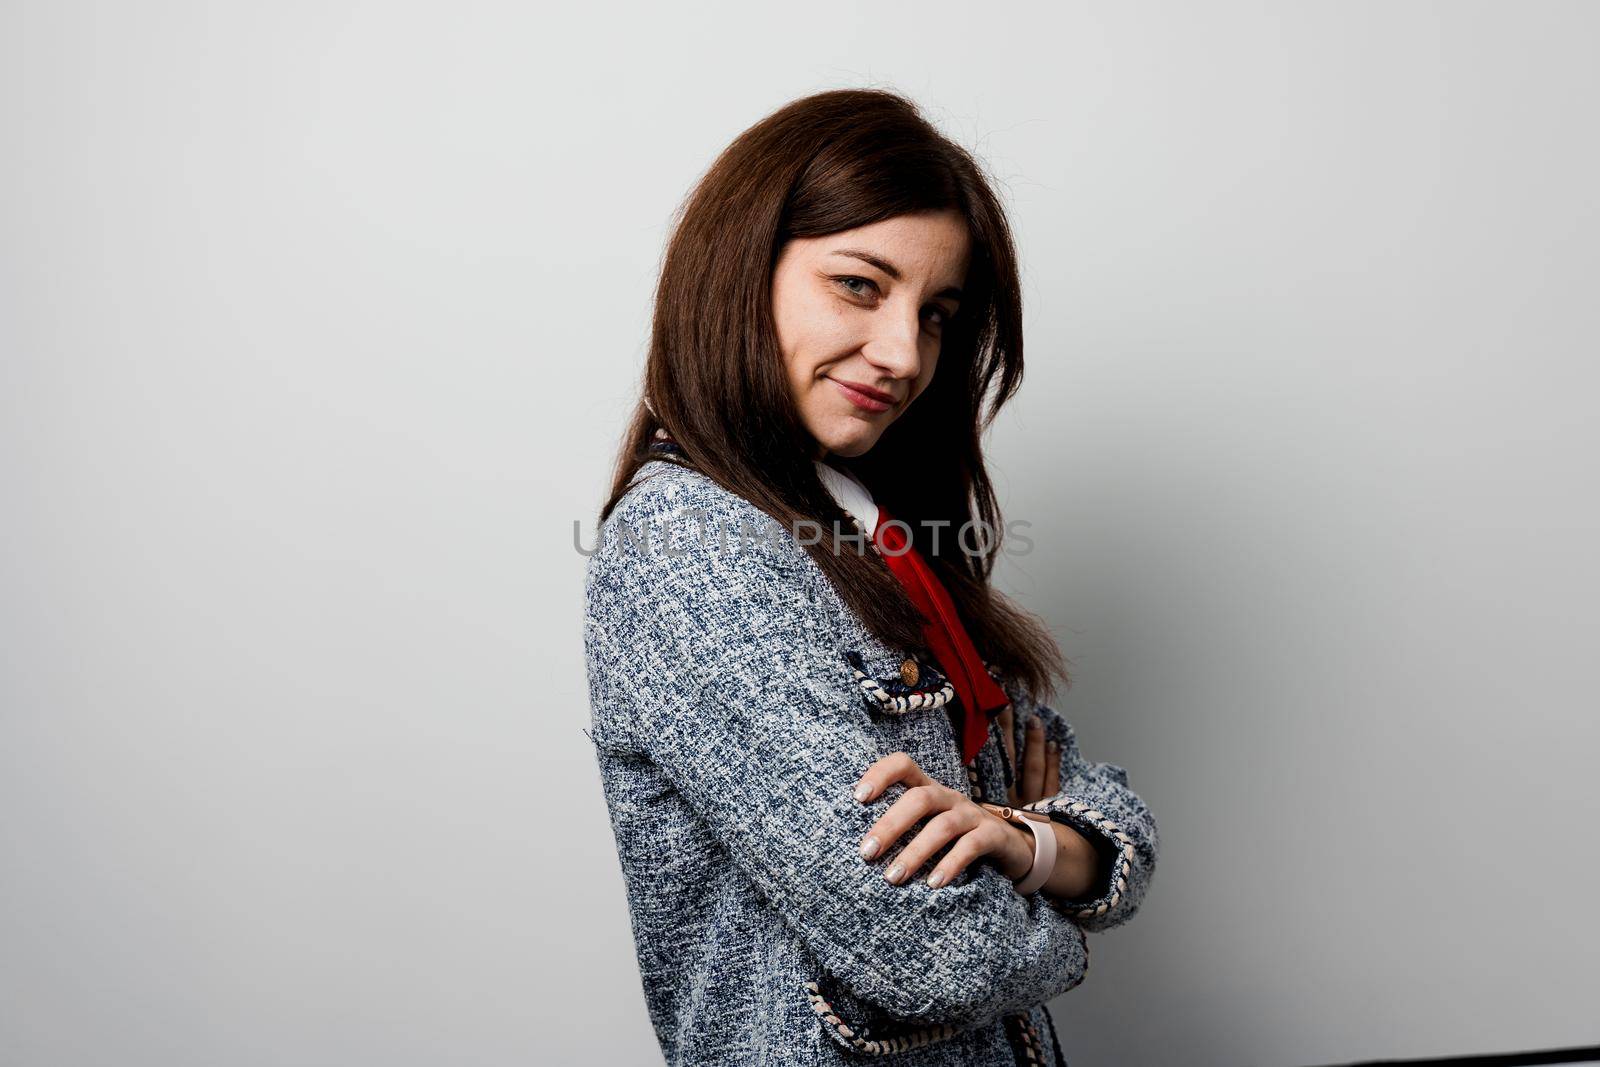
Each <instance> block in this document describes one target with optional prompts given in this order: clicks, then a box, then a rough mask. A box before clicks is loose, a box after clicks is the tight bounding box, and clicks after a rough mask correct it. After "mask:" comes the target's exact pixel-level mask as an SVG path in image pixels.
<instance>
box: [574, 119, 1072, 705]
mask: <svg viewBox="0 0 1600 1067" xmlns="http://www.w3.org/2000/svg"><path fill="white" fill-rule="evenodd" d="M944 209H954V210H955V211H957V212H958V213H960V214H961V215H963V216H964V217H965V218H966V220H967V224H968V228H969V232H970V236H971V242H972V254H971V260H970V265H969V267H968V272H967V279H966V282H965V284H964V285H963V287H962V289H963V293H962V299H961V308H960V310H959V311H958V312H957V314H956V315H955V316H953V317H952V318H951V319H950V320H949V322H948V323H947V324H946V326H945V328H944V333H943V342H942V345H941V347H940V352H939V368H938V370H937V372H936V373H935V374H934V376H933V379H932V381H931V382H930V383H929V384H928V386H927V387H926V388H925V389H924V390H923V392H922V393H921V394H920V395H919V396H918V397H917V400H916V402H915V403H913V404H912V405H911V406H910V407H908V408H907V409H906V410H905V411H904V412H903V413H902V414H901V416H900V417H899V418H898V419H896V420H895V421H894V422H893V423H892V424H890V426H889V427H888V428H887V429H886V430H885V431H884V433H883V435H882V436H881V437H880V438H879V439H878V441H877V442H876V444H874V445H873V447H872V448H871V449H870V450H869V451H868V452H867V453H866V454H864V455H862V456H859V457H856V458H855V459H854V460H852V461H849V463H848V467H849V469H850V470H851V471H852V472H853V473H855V474H856V475H857V476H858V477H860V478H861V480H862V481H863V482H865V483H866V485H867V487H868V488H869V489H870V490H871V491H872V494H873V497H874V498H875V499H876V500H877V501H878V502H879V503H881V504H882V505H883V506H884V507H885V508H887V509H888V511H889V512H890V513H891V514H892V515H894V516H895V517H896V518H898V519H901V520H903V521H904V522H906V523H907V524H908V525H909V526H910V528H911V534H910V536H911V539H912V543H913V544H914V545H915V546H916V549H917V551H918V552H920V553H921V554H922V555H923V556H924V557H925V558H926V559H927V561H928V564H929V566H930V567H932V568H933V569H934V570H935V572H936V573H937V574H938V576H939V578H940V580H941V581H943V582H944V583H945V586H946V587H947V588H948V589H949V591H950V596H951V598H952V599H953V600H954V601H955V603H956V606H957V609H958V610H959V611H960V613H961V618H962V621H963V622H964V623H965V625H966V627H967V631H968V633H969V634H970V635H971V636H972V640H973V643H974V644H975V645H976V646H977V648H978V651H979V652H980V653H981V654H982V655H983V657H984V658H985V659H986V660H988V661H989V662H991V663H993V664H994V665H995V666H997V667H999V668H1001V669H1002V670H1003V671H1005V672H1006V673H1007V675H1008V676H1009V677H1011V678H1014V679H1015V680H1016V681H1017V682H1019V683H1020V684H1021V685H1022V686H1023V687H1024V688H1025V689H1026V690H1027V691H1028V692H1029V693H1030V694H1031V695H1033V696H1034V697H1035V699H1041V700H1042V699H1047V698H1048V696H1049V695H1050V694H1051V693H1052V692H1053V688H1054V686H1053V681H1052V678H1053V677H1059V678H1060V679H1061V681H1062V682H1063V683H1064V684H1067V685H1070V684H1071V679H1070V678H1069V677H1068V674H1067V669H1066V666H1065V664H1064V662H1063V659H1062V656H1061V651H1060V649H1059V647H1058V646H1057V644H1056V642H1055V641H1054V639H1053V638H1052V637H1051V635H1050V633H1049V630H1048V629H1047V628H1046V627H1045V625H1044V624H1043V622H1042V621H1041V620H1040V619H1039V618H1038V617H1037V616H1035V615H1032V614H1031V613H1029V612H1026V611H1024V610H1022V609H1021V608H1019V607H1017V606H1016V605H1014V604H1012V603H1010V602H1009V601H1008V600H1007V598H1005V597H1004V596H1003V595H1001V594H1000V593H998V592H996V591H995V590H993V589H991V588H990V584H989V577H990V573H991V571H992V570H993V567H994V557H995V556H996V555H997V554H998V553H999V551H1000V549H1001V546H1002V544H1003V542H1004V523H1003V519H1002V517H1001V514H1000V507H999V505H998V504H997V503H996V500H995V495H994V488H993V486H992V485H991V484H990V481H989V475H988V472H987V470H986V469H985V467H984V462H983V447H982V444H981V441H980V436H981V434H982V432H983V431H984V430H986V429H987V428H988V427H989V425H990V423H992V422H993V420H994V417H995V416H996V415H997V414H998V413H999V411H1000V408H1001V407H1002V406H1004V404H1005V402H1006V401H1007V400H1009V399H1010V397H1011V396H1012V394H1013V393H1015V392H1016V390H1017V387H1018V386H1019V385H1020V384H1021V381H1022V295H1021V289H1020V285H1019V282H1018V278H1017V263H1016V252H1015V249H1014V248H1013V245H1012V239H1011V230H1010V226H1009V225H1008V223H1007V221H1006V217H1005V212H1004V210H1003V209H1002V207H1001V205H1000V202H999V200H998V199H997V198H996V197H995V195H994V192H993V190H992V189H991V188H990V186H989V183H988V181H987V179H986V178H985V176H984V173H983V170H982V168H981V167H980V166H979V164H978V163H977V162H976V161H975V160H974V159H973V158H972V156H971V155H969V154H968V153H967V152H966V151H965V150H964V149H962V148H961V147H960V146H959V145H956V144H955V143H953V142H952V141H950V140H948V139H947V138H945V137H944V136H943V135H942V134H941V133H939V131H938V130H936V129H935V128H934V127H933V126H932V125H931V124H930V123H929V122H928V121H927V120H925V119H924V118H923V117H922V116H921V114H920V113H919V112H918V110H917V108H916V105H914V104H913V103H912V102H911V101H909V100H907V99H905V98H904V97H902V96H899V95H898V94H895V93H892V92H888V91H886V90H880V89H842V90H835V91H831V92H823V93H817V94H815V95H812V96H807V97H804V98H802V99H799V100H796V101H794V102H793V103H790V104H788V105H786V106H785V107H783V108H781V109H780V110H778V111H776V112H774V113H773V114H772V115H769V116H768V117H767V118H765V119H762V120H761V121H760V122H758V123H756V124H755V125H754V126H752V127H750V128H749V129H748V130H746V131H745V132H744V133H742V134H740V135H739V136H738V137H737V138H736V139H735V140H734V141H733V143H732V144H730V145H729V146H728V147H727V149H725V150H724V151H723V153H722V154H721V155H720V156H719V157H718V158H717V160H716V161H715V162H714V163H713V164H712V165H711V168H710V169H709V170H708V171H707V172H706V174H705V175H704V177H702V178H701V180H700V181H699V183H698V184H697V185H696V186H695V188H694V190H693V191H692V192H691V193H690V195H689V197H688V198H687V200H686V201H685V202H684V204H683V205H682V207H681V208H680V209H679V211H678V214H677V219H676V223H675V226H674V230H673V234H672V237H671V240H670V241H669V242H668V245H667V249H666V254H665V257H664V258H663V261H662V266H661V274H660V279H659V282H658V284H657V286H656V293H655V316H654V323H653V329H652V333H651V339H650V353H649V357H648V360H647V362H646V365H645V371H644V395H643V397H642V398H641V400H640V403H639V406H638V408H637V409H636V411H635V413H634V416H633V420H632V424H631V425H630V427H629V428H628V432H627V436H626V439H625V441H624V443H623V447H622V451H621V455H620V456H619V459H618V462H617V468H616V476H615V479H614V480H613V483H612V488H611V495H610V498H609V499H608V500H607V501H606V503H605V505H604V507H603V508H602V509H601V512H600V521H601V522H604V521H605V519H606V516H608V515H609V514H610V513H611V510H612V509H613V508H614V507H615V506H616V503H617V501H618V500H619V499H620V498H621V497H622V495H623V494H624V493H625V492H626V491H627V488H628V484H629V481H630V480H631V479H632V477H633V475H634V474H635V472H637V470H638V469H639V467H640V466H641V465H642V464H643V463H644V462H645V461H646V460H648V459H649V458H650V456H651V453H650V452H649V451H648V448H649V445H650V442H651V440H652V438H653V437H654V435H655V432H656V430H657V429H658V428H662V427H665V428H666V430H667V432H668V433H669V434H671V436H672V438H673V439H674V440H675V441H676V442H677V443H678V445H679V446H680V447H681V449H682V450H683V456H682V458H683V459H685V460H686V461H687V462H688V463H690V465H692V466H693V467H694V468H695V469H697V470H699V471H700V472H702V473H703V474H705V475H706V476H707V477H709V478H711V479H712V480H714V481H716V482H717V483H718V484H719V485H721V486H723V487H724V488H725V489H727V490H729V491H730V492H733V493H736V494H738V495H739V496H741V497H744V498H745V499H746V500H749V501H750V502H752V503H754V504H755V505H756V506H757V507H759V508H761V509H762V510H763V511H764V512H766V513H767V514H768V515H770V516H771V517H772V518H773V519H775V520H777V521H778V522H779V523H781V524H782V526H783V528H784V529H786V530H795V529H797V528H801V527H797V524H798V523H801V522H802V521H805V520H810V521H812V522H818V523H820V524H822V527H823V529H824V530H826V531H830V533H829V535H827V536H824V537H822V538H821V539H820V540H818V541H817V543H816V544H813V545H809V546H807V548H806V551H808V552H809V553H810V554H811V556H812V557H813V558H814V559H815V560H816V562H817V564H818V565H819V566H820V567H821V568H822V570H823V572H824V573H825V574H826V575H827V576H828V578H829V579H830V581H831V582H832V583H833V585H834V586H835V588H836V589H837V590H838V591H839V594H840V596H841V597H842V598H843V600H844V601H845V603H846V604H848V605H849V606H850V608H851V609H852V610H854V611H855V612H856V614H857V615H859V616H860V618H861V620H862V621H863V622H864V623H866V624H867V626H868V627H869V628H871V630H872V631H873V633H875V634H876V635H877V636H878V637H879V638H880V639H882V640H883V641H884V642H885V643H887V644H890V645H891V646H896V647H903V648H912V647H920V646H922V645H923V640H922V626H923V618H922V616H921V615H920V613H919V612H918V611H917V609H916V607H915V605H913V604H912V602H911V601H910V599H909V598H908V597H907V596H906V595H905V592H904V590H903V589H902V588H901V586H900V583H899V582H898V580H897V579H896V578H895V577H894V575H893V574H892V573H891V571H890V570H889V568H888V566H887V565H886V564H885V563H884V562H883V560H882V559H881V558H879V557H878V556H877V555H876V554H875V553H873V552H870V551H868V552H860V551H858V550H857V549H856V548H854V547H842V548H841V549H840V550H836V549H835V544H834V541H833V538H832V536H831V531H832V530H833V529H834V528H835V527H834V523H836V522H837V523H839V524H841V527H840V528H842V529H843V530H845V531H849V530H850V529H851V527H850V526H849V524H848V519H847V518H846V517H845V515H844V512H843V511H842V510H841V509H840V507H839V506H838V504H837V503H836V502H835V501H834V499H833V497H832V496H831V494H829V492H828V491H827V489H826V488H825V487H824V486H823V485H822V482H821V480H820V479H819V478H818V476H817V472H816V468H815V465H814V463H813V458H812V457H813V456H814V455H815V450H816V442H815V441H814V440H813V439H812V438H811V436H810V434H809V433H808V432H807V431H806V429H805V427H804V425H803V423H802V422H801V420H800V416H799V413H798V411H797V410H796V408H795V405H794V402H793V399H792V397H791V395H790V392H789V386H788V382H787V379H786V377H785V374H784V368H783V356H782V352H781V351H780V349H779V346H778V341H777V330H776V327H775V325H774V319H773V312H772V290H771V286H772V272H773V267H774V264H775V263H776V262H777V258H778V253H779V251H780V250H781V249H782V247H783V245H784V243H785V242H786V241H788V240H789V239H790V238H794V237H818V236H823V235H825V234H830V233H837V232H839V231H841V230H848V229H853V228H855V227H858V226H865V225H868V224H870V223H873V222H877V221H879V220H882V219H887V218H891V217H894V216H896V215H902V214H907V213H912V212H923V211H937V210H944ZM986 397H987V398H988V408H987V411H985V410H984V399H985V398H986ZM941 521H942V522H943V523H947V524H948V525H937V524H940V523H941ZM976 521H981V522H982V523H985V524H987V529H988V530H989V531H992V534H990V535H989V536H987V537H983V538H980V537H978V536H977V534H979V533H982V532H983V531H984V527H982V526H975V528H974V530H973V531H971V532H969V535H968V536H967V538H966V539H965V541H966V550H963V549H962V548H961V547H960V546H958V545H957V544H956V543H955V542H956V537H955V535H956V532H957V531H959V530H960V529H961V528H962V527H963V526H964V525H966V524H967V523H969V522H976ZM930 523H932V524H936V525H937V529H936V526H934V525H928V524H930ZM935 532H937V534H938V538H937V540H938V543H939V544H938V551H937V552H935V551H934V550H933V547H932V541H933V539H934V533H935ZM979 541H986V542H987V544H986V545H981V546H980V545H979V544H978V542H979ZM843 544H844V545H845V546H849V542H844V543H843ZM979 547H982V548H984V549H986V550H985V551H981V552H980V551H976V550H975V549H977V548H979Z"/></svg>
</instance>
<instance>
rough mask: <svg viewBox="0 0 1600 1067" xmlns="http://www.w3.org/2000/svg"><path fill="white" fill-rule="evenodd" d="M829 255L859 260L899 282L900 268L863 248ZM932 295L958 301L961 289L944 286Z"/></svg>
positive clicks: (839, 251) (846, 249)
mask: <svg viewBox="0 0 1600 1067" xmlns="http://www.w3.org/2000/svg"><path fill="white" fill-rule="evenodd" d="M829 254H830V255H835V256H849V257H850V258H851V259H859V260H860V261H861V262H863V263H869V264H871V265H872V266H874V267H877V268H878V269H879V270H881V271H883V273H885V274H887V275H888V276H889V277H891V278H893V279H894V280H895V281H899V280H900V268H898V267H896V266H895V265H894V264H893V263H890V262H889V261H888V260H887V259H884V258H883V257H882V256H880V255H878V254H877V253H876V252H868V251H867V250H866V249H865V248H835V249H834V250H833V251H832V252H830V253H829ZM933 295H934V296H948V297H952V298H954V299H956V300H960V299H961V287H960V286H956V285H950V286H946V287H945V288H943V289H941V290H939V291H938V292H937V293H934V294H933Z"/></svg>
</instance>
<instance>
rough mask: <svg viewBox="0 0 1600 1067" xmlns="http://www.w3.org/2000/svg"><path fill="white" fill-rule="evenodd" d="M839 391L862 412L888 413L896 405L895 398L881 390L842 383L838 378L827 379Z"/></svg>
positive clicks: (852, 383) (851, 383) (854, 383)
mask: <svg viewBox="0 0 1600 1067" xmlns="http://www.w3.org/2000/svg"><path fill="white" fill-rule="evenodd" d="M828 380H829V381H831V382H832V383H833V384H834V385H836V386H838V387H839V391H840V392H841V393H843V394H844V395H845V398H846V399H848V400H849V401H850V402H851V403H852V404H854V405H855V406H856V407H858V408H860V409H861V410H863V411H870V412H873V413H876V412H880V411H888V410H889V409H890V408H891V407H893V406H894V405H895V403H896V401H895V398H894V397H892V396H890V395H889V394H888V393H885V392H884V391H883V390H881V389H874V388H872V387H871V386H870V385H860V384H858V383H856V382H844V381H840V380H839V379H838V378H829V379H828Z"/></svg>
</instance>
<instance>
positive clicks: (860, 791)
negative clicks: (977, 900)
mask: <svg viewBox="0 0 1600 1067" xmlns="http://www.w3.org/2000/svg"><path fill="white" fill-rule="evenodd" d="M895 782H902V783H904V784H905V785H906V786H907V788H906V791H905V792H904V793H903V794H902V795H901V796H900V798H899V799H898V800H896V801H895V802H894V803H893V804H891V805H890V806H889V810H888V811H885V812H884V813H883V814H882V815H881V816H879V818H878V821H877V822H875V823H873V824H872V828H871V829H869V830H868V831H867V834H866V836H865V837H864V838H862V840H861V856H862V858H863V859H869V860H870V859H872V858H873V857H874V856H881V855H883V854H884V853H885V852H887V851H888V849H889V846H890V845H892V844H893V843H894V842H896V841H898V840H900V838H901V837H902V836H904V834H905V833H906V832H907V831H908V830H910V829H911V828H912V827H913V826H914V825H915V824H916V823H918V822H919V821H921V820H922V819H928V825H927V826H925V827H923V828H922V831H921V832H920V833H918V834H917V836H916V837H914V838H912V839H911V842H910V843H909V844H907V845H906V847H905V848H904V849H903V850H902V851H901V852H900V854H899V855H897V856H896V857H895V860H894V864H893V865H892V866H890V868H889V869H888V870H887V871H885V872H884V879H885V880H887V881H888V882H890V883H891V884H894V885H899V884H900V883H901V882H903V881H905V880H906V879H907V878H908V877H910V875H911V872H913V871H915V870H917V869H918V868H920V867H921V866H922V865H923V864H924V863H926V862H927V861H928V860H929V859H931V858H932V857H933V855H934V853H936V852H938V851H939V850H940V849H942V848H944V847H945V846H946V845H949V846H950V851H949V852H947V853H946V854H945V856H944V858H943V859H942V860H940V861H939V864H938V865H937V866H936V867H934V869H933V870H932V871H930V872H929V873H928V884H929V885H930V886H932V887H933V888H935V889H937V888H939V887H940V886H941V885H948V884H949V883H950V882H951V881H953V880H954V879H955V877H956V875H958V874H960V873H961V872H962V871H963V870H965V869H966V867H967V865H968V864H970V863H971V862H972V861H973V860H975V859H977V858H978V857H979V856H992V857H994V863H995V865H996V866H997V867H999V868H1000V870H1001V871H1002V872H1003V873H1004V874H1005V876H1006V877H1007V878H1010V879H1011V880H1012V881H1013V882H1015V881H1017V880H1018V879H1020V878H1021V877H1022V876H1023V875H1025V874H1027V873H1028V869H1029V868H1030V867H1032V866H1033V835H1032V834H1031V833H1030V832H1029V831H1027V830H1024V829H1023V828H1022V827H1020V826H1016V825H1014V824H1012V823H1009V822H1007V821H1006V820H1004V819H1002V818H1000V817H999V816H998V815H996V814H994V813H993V812H990V811H987V810H985V809H984V808H981V807H979V806H978V805H977V804H975V803H973V801H972V798H971V797H969V796H967V795H966V794H964V793H959V792H957V791H956V790H954V789H951V788H950V787H949V786H946V785H941V784H940V783H938V782H936V781H934V780H933V779H932V778H929V777H928V776H927V774H926V773H924V772H923V770H922V768H921V767H919V766H917V763H916V761H915V760H913V759H912V758H911V757H910V756H909V755H908V754H907V753H904V752H893V753H890V754H889V755H887V756H885V757H883V758H882V759H880V760H878V761H877V762H875V763H873V764H872V766H870V767H868V768H867V771H866V773H865V774H863V775H862V776H861V781H860V782H859V783H857V785H856V793H855V796H856V799H857V800H859V801H861V802H862V803H863V804H864V803H867V802H868V801H871V800H872V799H873V798H875V797H878V796H880V795H882V793H883V791H884V790H885V789H886V788H888V787H889V786H890V785H891V784H893V783H895Z"/></svg>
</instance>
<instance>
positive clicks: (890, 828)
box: [860, 783, 966, 871]
mask: <svg viewBox="0 0 1600 1067" xmlns="http://www.w3.org/2000/svg"><path fill="white" fill-rule="evenodd" d="M957 798H960V799H962V800H965V799H966V798H965V797H962V796H961V794H959V793H957V792H956V791H955V790H954V789H949V788H947V787H945V786H942V785H939V784H937V783H934V784H930V785H919V786H915V787H913V788H911V789H907V790H906V791H905V793H903V794H902V795H901V796H900V798H899V799H898V800H896V801H895V802H894V803H893V804H890V805H889V810H888V811H886V812H884V813H883V814H882V815H880V816H878V818H877V821H876V822H874V823H873V824H872V826H871V828H869V829H868V830H867V832H866V833H865V834H864V835H862V838H861V843H860V852H861V858H862V859H865V860H870V859H876V858H877V857H879V856H881V855H883V854H884V853H885V852H887V851H888V850H889V846H890V845H893V844H894V843H895V842H896V841H898V840H900V839H901V838H902V837H904V836H905V835H906V833H907V831H909V830H910V829H911V828H912V827H913V826H915V825H917V823H919V822H921V821H922V820H923V819H926V818H927V817H928V816H930V815H937V814H938V813H939V812H941V811H944V810H946V809H948V808H952V807H954V806H955V801H956V799H957ZM906 870H908V871H914V870H916V868H915V867H907V868H906Z"/></svg>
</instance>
